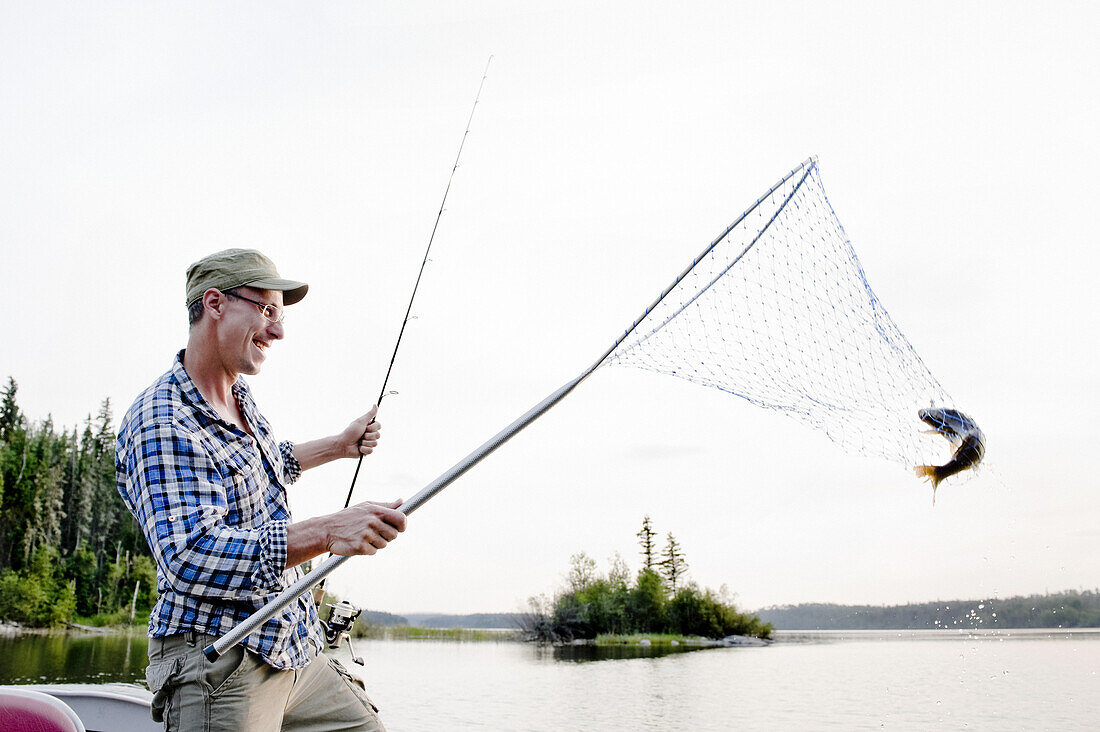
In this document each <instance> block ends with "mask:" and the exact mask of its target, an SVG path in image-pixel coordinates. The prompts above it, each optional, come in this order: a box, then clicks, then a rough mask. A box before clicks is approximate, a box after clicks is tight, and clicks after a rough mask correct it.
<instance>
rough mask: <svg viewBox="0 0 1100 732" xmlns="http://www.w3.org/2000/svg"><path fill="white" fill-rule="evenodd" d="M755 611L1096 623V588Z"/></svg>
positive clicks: (801, 626)
mask: <svg viewBox="0 0 1100 732" xmlns="http://www.w3.org/2000/svg"><path fill="white" fill-rule="evenodd" d="M757 615H759V616H760V617H761V618H762V619H764V620H766V621H768V622H769V623H771V624H773V625H774V626H775V627H777V628H782V629H784V630H894V629H899V630H901V629H905V630H921V629H941V628H947V629H954V628H1097V627H1100V590H1085V591H1084V592H1079V591H1077V590H1067V591H1065V592H1059V593H1056V594H1053V595H1050V594H1047V595H1028V596H1019V597H1007V598H990V599H986V600H951V601H949V602H939V601H937V602H924V603H917V604H909V605H889V606H886V605H884V606H875V605H832V604H825V603H807V604H801V605H782V606H774V607H767V608H764V609H762V610H758V611H757Z"/></svg>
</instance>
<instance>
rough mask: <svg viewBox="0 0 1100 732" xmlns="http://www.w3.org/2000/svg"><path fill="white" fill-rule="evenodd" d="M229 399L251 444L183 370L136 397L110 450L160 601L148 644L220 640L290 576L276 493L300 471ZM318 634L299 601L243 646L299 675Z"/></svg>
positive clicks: (243, 396)
mask: <svg viewBox="0 0 1100 732" xmlns="http://www.w3.org/2000/svg"><path fill="white" fill-rule="evenodd" d="M233 396H234V397H235V398H236V400H237V404H238V406H239V407H240V410H241V413H242V414H243V415H244V418H245V420H247V422H248V424H249V425H250V426H251V427H252V431H253V433H254V434H255V438H253V437H252V436H251V435H249V434H248V433H247V432H243V431H242V430H241V429H239V428H238V427H235V426H234V425H231V424H229V423H228V422H226V421H225V420H223V419H222V418H221V417H219V416H218V414H217V413H216V412H215V411H214V409H213V408H212V407H211V406H210V404H209V403H208V402H207V401H206V400H205V399H204V398H203V396H202V394H200V393H199V390H198V388H196V386H195V384H194V382H193V381H191V377H190V376H188V374H187V371H185V370H184V368H183V351H180V353H179V354H178V355H177V356H176V360H175V363H174V364H173V365H172V369H171V371H169V372H168V373H166V374H164V376H162V377H160V378H159V379H158V380H157V381H156V382H155V383H154V384H153V385H152V386H150V387H149V388H148V389H146V390H145V391H144V392H143V393H142V394H141V395H140V396H139V397H138V398H137V400H136V401H135V402H134V404H133V406H131V407H130V409H129V411H127V412H126V416H125V417H123V420H122V424H121V425H120V427H119V435H118V442H117V443H116V445H115V470H116V479H117V482H118V491H119V493H121V494H122V498H123V500H125V501H126V504H127V505H128V506H129V507H130V511H131V513H133V514H134V517H135V518H136V519H137V521H138V523H139V524H140V525H141V528H142V531H144V532H145V538H146V540H147V541H148V542H149V546H150V548H151V549H152V551H153V558H154V559H155V560H156V563H157V591H158V592H159V593H160V598H159V599H158V600H157V603H156V605H155V606H154V607H153V612H152V614H151V616H150V618H149V635H150V636H151V637H160V636H166V635H172V634H175V633H183V632H185V631H188V630H195V631H198V632H201V633H209V634H211V635H222V634H224V633H226V632H227V631H229V630H230V629H231V628H233V626H235V625H238V624H239V623H240V622H241V621H243V620H244V619H245V618H247V617H248V616H249V615H251V614H252V613H253V612H255V611H256V610H257V609H259V608H260V607H262V606H263V605H264V604H265V603H266V602H267V601H268V600H270V599H271V598H272V597H274V595H276V594H278V593H279V592H280V591H281V590H282V589H284V588H285V587H287V586H289V585H290V584H292V583H293V582H294V581H296V580H297V579H298V578H299V577H300V576H301V571H300V570H299V569H298V568H297V567H295V568H293V569H288V570H285V571H284V569H283V568H284V566H285V565H286V558H287V538H286V535H287V525H288V524H289V523H290V509H289V507H288V506H287V500H286V486H287V485H289V484H290V483H293V482H294V481H295V480H297V479H298V477H299V476H300V475H301V472H302V469H301V466H300V465H299V464H298V461H297V460H296V459H295V458H294V454H293V452H292V450H293V447H294V445H293V444H292V443H290V442H282V443H276V442H275V438H274V437H273V436H272V432H271V425H270V424H268V422H267V420H266V419H264V417H263V415H262V414H260V412H259V410H258V409H257V408H256V402H255V401H254V400H253V399H252V395H251V393H250V392H249V389H248V385H247V384H245V382H244V380H243V379H237V383H236V384H234V385H233ZM310 643H312V644H313V645H314V647H315V648H316V649H317V651H318V652H319V651H320V649H321V648H322V647H323V641H322V631H321V627H320V623H319V621H318V618H317V612H316V610H314V607H313V602H312V601H311V600H310V599H309V595H308V593H307V594H304V595H302V596H301V597H299V598H298V601H297V602H296V603H293V604H291V605H289V606H288V607H287V608H286V609H285V610H284V611H283V612H281V613H280V614H278V615H276V616H275V617H274V618H272V619H271V620H268V621H267V622H266V623H264V625H263V626H261V627H260V628H259V629H258V630H256V631H255V632H254V633H252V634H251V635H249V636H248V637H247V638H246V639H245V640H244V641H243V644H244V646H245V647H246V648H249V649H251V650H252V651H255V652H256V653H258V654H259V655H260V656H261V657H262V658H263V659H264V661H266V662H267V663H268V664H270V665H272V666H274V667H275V668H281V669H286V668H302V667H303V666H305V665H306V664H308V663H309V660H310V657H311V653H310V648H309V645H310Z"/></svg>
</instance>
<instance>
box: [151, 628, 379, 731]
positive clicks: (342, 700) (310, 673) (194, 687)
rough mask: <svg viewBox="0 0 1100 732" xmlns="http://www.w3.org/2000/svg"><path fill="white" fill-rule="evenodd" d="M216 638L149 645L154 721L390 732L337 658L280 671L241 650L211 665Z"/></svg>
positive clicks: (188, 726) (189, 726) (169, 725)
mask: <svg viewBox="0 0 1100 732" xmlns="http://www.w3.org/2000/svg"><path fill="white" fill-rule="evenodd" d="M214 639H215V637H214V636H211V635H203V634H201V633H185V634H182V635H173V636H168V637H166V638H150V639H149V667H148V668H147V669H146V671H145V676H146V679H147V680H148V682H149V690H150V691H152V692H153V719H154V720H156V721H158V722H159V721H163V722H164V728H165V730H179V731H180V732H220V731H222V730H224V731H225V732H238V731H248V732H253V731H254V732H276V731H277V730H294V731H295V732H298V731H301V732H307V731H308V732H336V730H362V732H385V728H384V727H383V726H382V722H381V720H379V719H378V708H377V707H375V706H374V704H373V703H372V702H371V700H370V699H369V698H368V697H367V693H366V691H364V690H363V686H362V683H361V682H360V681H359V680H358V679H356V678H354V677H352V676H351V674H349V673H348V672H347V670H345V669H344V667H343V665H341V664H340V662H339V661H337V660H336V659H335V658H330V657H328V656H324V655H321V656H317V657H316V658H314V659H313V660H312V661H310V663H309V665H308V666H306V667H305V668H303V669H299V670H280V669H276V668H272V667H271V666H268V665H267V664H266V663H264V662H263V661H262V660H261V659H260V657H259V656H257V655H256V654H255V653H253V652H252V651H248V650H245V649H244V648H242V647H241V646H239V645H238V646H236V647H234V648H232V649H230V650H228V651H226V652H225V654H224V655H223V656H222V657H221V658H219V659H218V660H217V661H213V662H211V661H209V660H207V658H206V656H204V655H203V654H202V649H203V647H205V646H206V645H207V644H209V643H211V642H212V641H214Z"/></svg>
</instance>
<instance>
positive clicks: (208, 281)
mask: <svg viewBox="0 0 1100 732" xmlns="http://www.w3.org/2000/svg"><path fill="white" fill-rule="evenodd" d="M234 287H255V288H256V289H258V290H281V291H282V293H283V305H293V304H294V303H296V302H298V301H299V300H301V299H302V298H303V297H305V296H306V291H307V290H309V285H307V284H306V283H304V282H295V281H294V280H284V279H283V278H282V277H280V276H279V271H278V270H276V269H275V263H274V262H272V261H271V260H270V259H268V258H267V257H265V256H264V255H263V254H260V253H259V252H257V251H256V250H255V249H225V250H223V251H220V252H215V253H214V254H211V255H209V256H206V257H203V258H202V259H200V260H199V261H197V262H195V263H194V264H192V265H191V266H190V267H188V268H187V306H188V307H190V306H191V303H193V302H195V301H196V300H198V299H199V298H201V297H202V295H203V293H204V292H206V291H207V290H209V289H210V288H214V289H216V290H221V291H223V292H224V291H225V290H232V289H233V288H234Z"/></svg>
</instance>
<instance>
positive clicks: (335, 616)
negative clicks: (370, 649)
mask: <svg viewBox="0 0 1100 732" xmlns="http://www.w3.org/2000/svg"><path fill="white" fill-rule="evenodd" d="M328 607H329V608H331V609H330V610H329V612H328V620H322V621H321V625H322V626H323V627H324V629H325V641H326V642H327V643H328V647H329V648H333V649H336V648H339V647H340V641H342V640H346V641H347V642H348V650H349V651H350V652H351V660H353V661H355V662H356V663H357V664H359V665H360V666H362V665H364V662H363V657H362V656H357V655H355V647H354V646H352V644H351V632H350V631H351V626H352V625H354V624H355V619H356V618H358V617H359V614H360V613H361V612H363V611H362V610H360V609H359V608H357V607H356V606H355V605H352V604H351V603H350V602H348V601H347V600H341V601H340V602H338V603H336V604H335V605H333V604H331V603H330V604H329V605H328Z"/></svg>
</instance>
